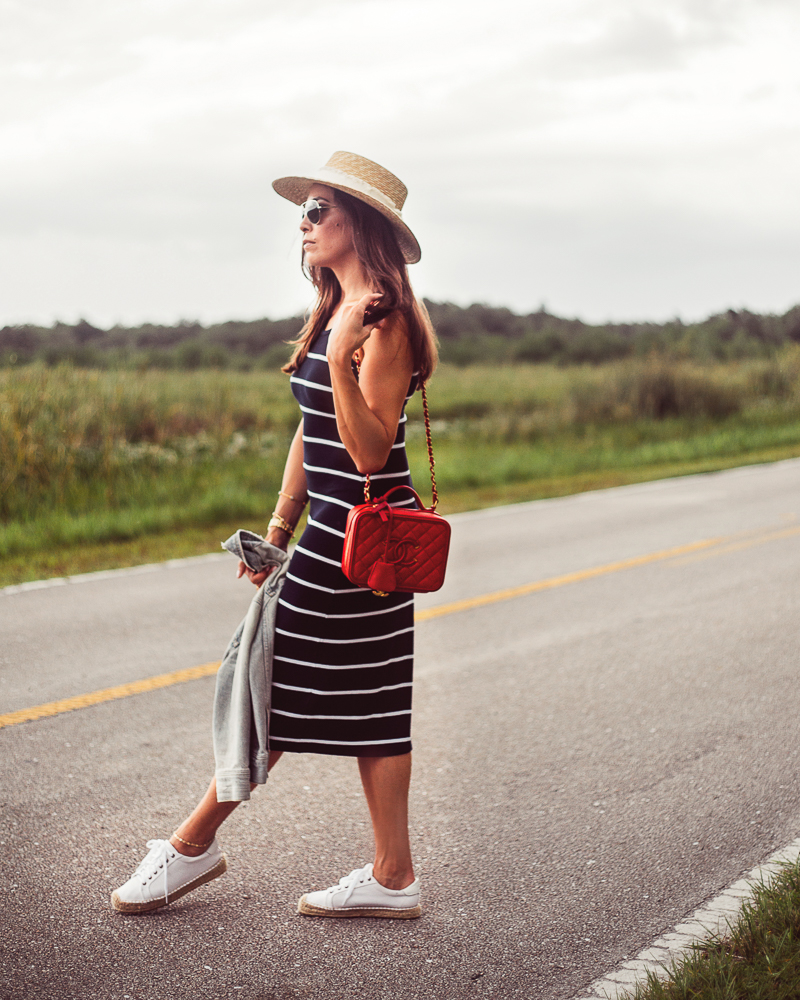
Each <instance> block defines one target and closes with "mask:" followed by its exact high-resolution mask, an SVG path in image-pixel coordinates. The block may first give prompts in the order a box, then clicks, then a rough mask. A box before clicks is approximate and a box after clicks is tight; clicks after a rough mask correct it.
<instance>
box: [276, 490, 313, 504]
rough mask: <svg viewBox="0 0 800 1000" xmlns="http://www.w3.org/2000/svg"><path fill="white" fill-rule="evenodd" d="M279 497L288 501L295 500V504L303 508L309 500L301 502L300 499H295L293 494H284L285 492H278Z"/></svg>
mask: <svg viewBox="0 0 800 1000" xmlns="http://www.w3.org/2000/svg"><path fill="white" fill-rule="evenodd" d="M278 496H279V497H286V499H287V500H294V502H295V503H299V504H300V506H301V507H305V505H306V504H307V503H308V498H306V499H305V500H301V499H300V498H299V497H293V496H292V494H291V493H284V492H283V490H278Z"/></svg>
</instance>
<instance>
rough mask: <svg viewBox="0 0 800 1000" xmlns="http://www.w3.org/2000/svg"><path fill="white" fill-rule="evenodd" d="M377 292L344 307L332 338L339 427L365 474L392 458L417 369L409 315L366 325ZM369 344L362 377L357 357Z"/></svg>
mask: <svg viewBox="0 0 800 1000" xmlns="http://www.w3.org/2000/svg"><path fill="white" fill-rule="evenodd" d="M374 299H375V296H374V295H367V296H365V297H364V299H363V300H362V301H361V302H359V303H357V304H355V305H353V306H348V307H345V308H342V309H341V310H340V313H339V317H338V322H337V325H336V328H335V330H334V332H333V333H332V334H331V337H330V339H329V341H328V366H329V368H330V373H331V386H332V387H333V405H334V408H335V410H336V426H337V428H338V430H339V437H341V439H342V442H343V443H344V446H345V448H346V449H347V452H348V454H349V455H350V457H351V458H352V459H353V461H354V462H355V465H356V468H357V469H358V471H359V472H361V473H362V474H365V473H368V472H369V473H374V472H378V471H380V470H381V469H382V468H383V467H384V465H386V462H387V460H388V458H389V454H390V452H391V450H392V445H393V444H394V440H395V437H396V436H397V425H398V423H399V421H400V416H401V414H402V412H403V402H404V401H405V397H406V393H407V391H408V385H409V382H410V381H411V374H412V372H413V368H414V359H413V356H412V353H411V346H410V344H409V342H408V335H407V333H406V324H405V320H404V319H403V317H402V316H401V315H400V314H398V313H393V314H392V315H391V316H388V317H387V318H386V319H385V320H383V321H382V322H381V323H379V324H377V325H376V326H366V327H365V326H362V325H361V324H362V318H363V315H364V309H365V307H366V306H367V305H368V304H369V302H370V301H372V300H374ZM359 348H363V360H362V362H361V371H360V373H359V378H358V379H356V377H355V374H354V373H353V369H352V365H351V361H352V358H353V355H354V354H355V352H356V351H357V350H358V349H359Z"/></svg>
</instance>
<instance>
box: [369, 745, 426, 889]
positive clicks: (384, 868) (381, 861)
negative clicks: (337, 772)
mask: <svg viewBox="0 0 800 1000" xmlns="http://www.w3.org/2000/svg"><path fill="white" fill-rule="evenodd" d="M358 768H359V771H360V772H361V784H362V785H363V786H364V794H365V795H366V797H367V804H368V806H369V812H370V816H371V817H372V829H373V830H374V832H375V864H374V867H373V873H374V875H375V878H376V879H377V880H378V882H380V884H381V885H382V886H384V887H385V888H387V889H405V888H406V886H409V885H411V883H412V882H413V881H414V865H413V863H412V861H411V846H410V844H409V840H408V787H409V784H410V782H411V754H410V753H407V754H402V755H400V756H398V757H359V758H358Z"/></svg>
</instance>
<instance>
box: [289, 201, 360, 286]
mask: <svg viewBox="0 0 800 1000" xmlns="http://www.w3.org/2000/svg"><path fill="white" fill-rule="evenodd" d="M336 193H337V192H336V191H335V190H334V189H333V188H330V187H328V186H327V185H326V184H313V185H312V186H311V189H310V191H309V192H308V197H309V199H311V198H313V199H314V200H315V201H317V202H319V204H320V206H321V207H323V211H322V214H321V215H320V220H319V222H318V223H317V225H314V224H313V223H312V222H309V220H308V219H307V218H304V219H303V221H302V222H301V223H300V231H301V232H302V234H303V261H304V263H305V264H307V265H308V266H309V267H330V268H332V269H334V270H335V269H336V267H337V265H341V264H343V263H345V261H346V260H347V258H349V257H351V256H352V255H354V254H355V244H354V243H353V229H352V226H351V224H350V219H349V218H348V216H347V215H346V214H345V212H344V210H343V209H342V208H341V206H340V205H337V203H336Z"/></svg>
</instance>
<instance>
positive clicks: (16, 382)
mask: <svg viewBox="0 0 800 1000" xmlns="http://www.w3.org/2000/svg"><path fill="white" fill-rule="evenodd" d="M429 395H430V404H431V414H432V417H433V432H434V447H435V452H436V459H437V479H438V483H439V488H440V493H441V497H442V502H441V508H440V509H441V510H442V511H443V512H445V513H447V512H454V511H457V510H467V509H473V508H477V507H483V506H491V505H495V504H502V503H512V502H518V501H522V500H532V499H538V498H541V497H548V496H561V495H565V494H569V493H575V492H580V491H583V490H588V489H598V488H603V487H607V486H615V485H621V484H624V483H632V482H641V481H643V480H648V479H655V478H662V477H667V476H676V475H685V474H687V473H692V472H707V471H713V470H717V469H723V468H729V467H731V466H735V465H741V464H748V463H753V462H763V461H773V460H776V459H780V458H786V457H793V456H795V455H800V349H797V348H794V349H788V350H784V351H783V352H782V353H781V354H780V355H778V356H776V357H775V358H773V359H770V360H754V361H740V362H726V363H716V364H713V365H704V366H701V365H698V364H695V363H690V362H667V361H664V360H659V359H658V358H651V359H647V360H644V361H642V360H627V361H623V362H618V363H614V364H607V365H602V366H596V367H591V366H573V367H558V366H555V365H523V364H520V365H515V366H496V367H489V366H486V365H480V366H472V367H467V368H455V367H451V366H445V365H443V366H441V368H440V370H439V371H438V372H437V374H436V376H435V378H434V379H433V381H432V382H431V385H430V393H429ZM298 419H299V411H298V409H297V406H296V404H295V402H294V400H293V398H292V396H291V393H290V391H289V385H288V379H287V378H286V376H284V375H281V374H280V373H277V372H276V373H272V372H231V371H213V370H210V371H196V372H159V371H145V372H132V371H124V372H123V371H119V372H116V371H102V372H101V371H92V370H81V369H76V368H72V367H66V366H64V367H59V368H52V369H51V368H46V367H44V366H34V365H31V366H26V367H23V368H17V369H14V370H10V369H6V370H1V371H0V585H4V584H9V583H16V582H21V581H24V580H30V579H38V578H41V577H45V576H54V575H64V574H67V573H73V572H88V571H90V570H93V569H100V568H109V567H113V566H122V565H133V564H136V563H141V562H150V561H159V560H162V559H166V558H172V557H177V556H181V555H190V554H195V553H199V552H206V551H211V550H214V549H216V548H218V545H219V542H220V540H221V539H223V538H225V537H226V536H227V534H229V533H230V531H231V530H233V529H234V528H235V527H240V526H248V527H252V528H253V529H254V530H259V529H260V530H263V528H264V525H265V522H266V520H267V519H268V518H269V515H270V513H271V511H272V506H273V501H274V498H275V495H276V492H277V489H278V486H279V483H280V478H281V472H282V467H283V461H284V458H285V453H286V448H287V447H288V443H289V441H290V439H291V435H292V434H293V432H294V429H295V427H296V424H297V421H298ZM408 442H409V459H410V462H411V468H412V473H413V475H414V479H415V482H416V484H417V488H418V490H419V492H420V493H421V494H422V496H423V498H424V497H425V496H426V494H427V489H428V484H427V460H426V454H425V447H424V434H423V427H422V421H421V406H420V400H419V397H418V396H417V397H415V399H414V400H413V401H412V404H411V406H410V408H409V424H408Z"/></svg>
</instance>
